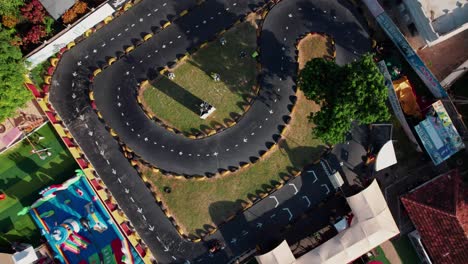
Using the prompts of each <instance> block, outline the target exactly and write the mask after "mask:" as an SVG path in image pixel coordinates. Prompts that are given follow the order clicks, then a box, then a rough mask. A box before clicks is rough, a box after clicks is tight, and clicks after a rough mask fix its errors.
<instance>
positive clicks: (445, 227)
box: [401, 171, 468, 263]
mask: <svg viewBox="0 0 468 264" xmlns="http://www.w3.org/2000/svg"><path fill="white" fill-rule="evenodd" d="M465 185H466V184H464V183H463V182H462V180H461V177H460V175H459V174H458V172H457V171H450V172H448V173H446V174H444V175H441V176H439V177H437V178H435V179H434V180H432V181H430V182H428V183H426V184H424V185H422V186H420V187H418V188H416V189H415V190H413V191H411V192H410V193H408V194H407V195H405V196H403V197H402V198H401V201H402V203H403V205H404V206H405V208H406V210H407V212H408V214H409V217H410V218H411V221H412V222H413V223H414V225H415V226H416V229H417V230H418V231H419V233H420V235H421V240H422V242H423V244H424V247H425V248H426V250H427V251H428V253H429V255H430V257H431V259H432V260H433V261H434V262H436V263H467V262H468V238H467V234H468V206H467V202H466V199H467V198H468V195H467V189H466V186H465Z"/></svg>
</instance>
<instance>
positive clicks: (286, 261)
mask: <svg viewBox="0 0 468 264" xmlns="http://www.w3.org/2000/svg"><path fill="white" fill-rule="evenodd" d="M255 258H256V259H257V261H258V263H259V264H292V263H294V262H295V261H296V258H295V257H294V255H293V254H292V252H291V250H290V249H289V245H288V242H286V240H284V241H283V242H282V243H281V244H279V246H277V247H276V248H275V249H273V250H272V251H270V252H268V253H266V254H263V255H260V256H256V257H255Z"/></svg>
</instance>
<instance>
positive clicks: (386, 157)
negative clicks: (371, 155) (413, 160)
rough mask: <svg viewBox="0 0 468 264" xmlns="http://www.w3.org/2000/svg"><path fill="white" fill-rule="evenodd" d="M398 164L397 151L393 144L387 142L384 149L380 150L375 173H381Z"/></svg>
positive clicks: (376, 159)
mask: <svg viewBox="0 0 468 264" xmlns="http://www.w3.org/2000/svg"><path fill="white" fill-rule="evenodd" d="M396 163H397V159H396V155H395V149H394V148H393V142H392V141H391V140H389V141H387V142H386V143H385V144H384V145H383V146H382V148H380V150H379V153H378V154H377V157H376V158H375V171H379V170H382V169H385V168H387V167H390V166H392V165H394V164H396Z"/></svg>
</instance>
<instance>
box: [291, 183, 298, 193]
mask: <svg viewBox="0 0 468 264" xmlns="http://www.w3.org/2000/svg"><path fill="white" fill-rule="evenodd" d="M289 185H291V186H292V187H293V188H294V194H297V193H298V192H299V190H298V189H297V187H296V185H295V184H294V183H290V184H289Z"/></svg>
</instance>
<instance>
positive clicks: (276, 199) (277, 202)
mask: <svg viewBox="0 0 468 264" xmlns="http://www.w3.org/2000/svg"><path fill="white" fill-rule="evenodd" d="M270 198H272V199H275V201H276V205H275V208H276V207H278V205H279V201H278V198H276V196H273V195H272V196H270Z"/></svg>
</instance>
